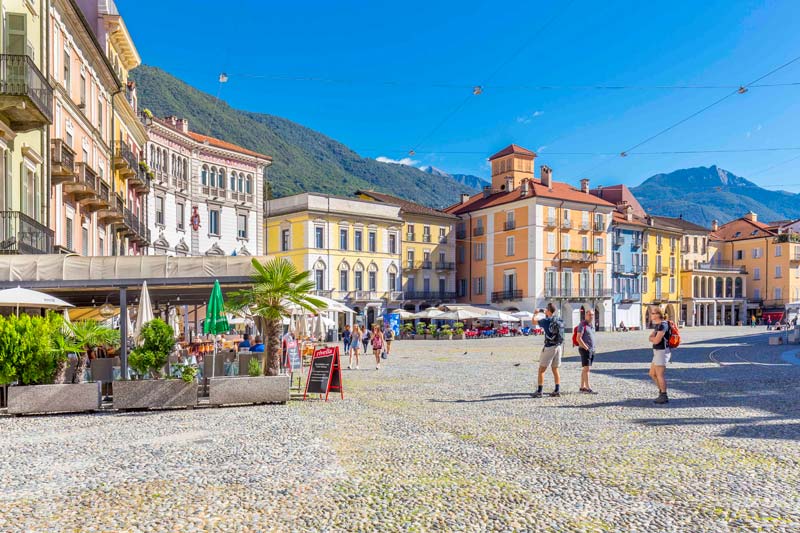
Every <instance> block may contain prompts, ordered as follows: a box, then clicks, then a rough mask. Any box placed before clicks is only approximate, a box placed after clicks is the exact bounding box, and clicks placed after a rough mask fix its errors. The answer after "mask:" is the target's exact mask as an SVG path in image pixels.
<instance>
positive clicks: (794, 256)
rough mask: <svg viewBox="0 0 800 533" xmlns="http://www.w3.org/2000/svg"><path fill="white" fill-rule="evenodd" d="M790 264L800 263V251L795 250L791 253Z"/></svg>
mask: <svg viewBox="0 0 800 533" xmlns="http://www.w3.org/2000/svg"><path fill="white" fill-rule="evenodd" d="M789 262H791V263H797V262H800V250H795V251H794V252H793V253H792V252H790V253H789Z"/></svg>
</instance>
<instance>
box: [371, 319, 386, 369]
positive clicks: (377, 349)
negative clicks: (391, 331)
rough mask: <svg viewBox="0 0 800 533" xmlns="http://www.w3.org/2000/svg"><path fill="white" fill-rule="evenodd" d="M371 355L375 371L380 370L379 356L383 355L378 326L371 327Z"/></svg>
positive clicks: (380, 333) (381, 336) (381, 335)
mask: <svg viewBox="0 0 800 533" xmlns="http://www.w3.org/2000/svg"><path fill="white" fill-rule="evenodd" d="M370 340H371V342H372V355H374V356H375V370H380V369H381V354H382V353H383V333H382V332H381V329H380V328H379V327H378V326H372V335H371V336H370Z"/></svg>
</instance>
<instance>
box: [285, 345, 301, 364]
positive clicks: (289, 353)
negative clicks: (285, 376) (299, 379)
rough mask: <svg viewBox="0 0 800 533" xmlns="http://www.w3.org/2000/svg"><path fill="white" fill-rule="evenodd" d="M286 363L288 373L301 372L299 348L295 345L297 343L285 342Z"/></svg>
mask: <svg viewBox="0 0 800 533" xmlns="http://www.w3.org/2000/svg"><path fill="white" fill-rule="evenodd" d="M286 363H287V366H288V368H289V371H290V372H300V371H302V370H303V360H302V358H301V357H300V347H299V346H298V345H297V341H294V340H293V341H287V342H286Z"/></svg>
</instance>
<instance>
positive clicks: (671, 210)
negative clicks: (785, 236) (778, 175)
mask: <svg viewBox="0 0 800 533" xmlns="http://www.w3.org/2000/svg"><path fill="white" fill-rule="evenodd" d="M631 192H633V194H634V195H635V196H636V198H637V199H638V200H639V203H641V204H642V207H644V209H645V210H646V211H648V212H649V213H651V214H654V215H662V216H671V217H678V216H682V217H683V218H685V219H686V220H689V221H691V222H695V223H697V224H701V225H703V226H706V227H711V223H712V221H713V220H717V221H719V222H720V223H724V222H728V221H730V220H733V219H736V218H739V217H741V216H743V215H744V214H746V213H747V212H748V211H753V212H754V213H756V214H758V218H759V220H762V221H765V222H768V221H778V220H786V219H794V218H800V195H798V194H794V193H790V192H786V191H774V190H769V189H764V188H763V187H759V186H758V185H756V184H755V183H753V182H752V181H749V180H747V179H745V178H742V177H740V176H737V175H735V174H733V173H731V172H729V171H727V170H725V169H723V168H720V167H718V166H716V165H711V166H710V167H695V168H685V169H680V170H675V171H673V172H669V173H666V174H656V175H655V176H652V177H650V178H648V179H646V180H645V181H644V182H643V183H642V184H641V185H639V186H638V187H632V188H631Z"/></svg>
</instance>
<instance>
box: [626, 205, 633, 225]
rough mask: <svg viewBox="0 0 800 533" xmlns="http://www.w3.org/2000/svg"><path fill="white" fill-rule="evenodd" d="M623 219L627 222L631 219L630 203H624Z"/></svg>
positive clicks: (631, 207) (631, 208)
mask: <svg viewBox="0 0 800 533" xmlns="http://www.w3.org/2000/svg"><path fill="white" fill-rule="evenodd" d="M625 220H627V221H628V222H630V221H632V220H633V206H632V205H630V204H627V205H625Z"/></svg>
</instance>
